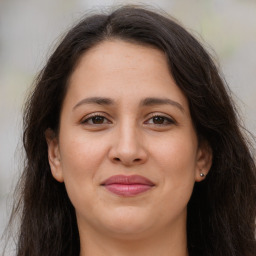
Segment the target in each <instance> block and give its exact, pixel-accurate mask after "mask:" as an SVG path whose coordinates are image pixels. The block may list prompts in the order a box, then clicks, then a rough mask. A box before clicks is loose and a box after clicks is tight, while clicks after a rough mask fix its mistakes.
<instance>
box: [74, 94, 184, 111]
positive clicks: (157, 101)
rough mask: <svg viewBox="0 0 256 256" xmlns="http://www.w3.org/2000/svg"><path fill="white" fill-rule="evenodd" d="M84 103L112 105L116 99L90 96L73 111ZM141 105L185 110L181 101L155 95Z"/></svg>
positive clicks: (142, 101) (144, 100)
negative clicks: (168, 106) (167, 106)
mask: <svg viewBox="0 0 256 256" xmlns="http://www.w3.org/2000/svg"><path fill="white" fill-rule="evenodd" d="M84 104H97V105H103V106H111V105H114V104H115V101H114V100H112V99H111V98H105V97H90V98H85V99H82V100H81V101H79V102H78V103H77V104H76V105H75V106H74V107H73V111H74V110H75V109H76V108H77V107H79V106H81V105H84ZM139 105H140V106H156V105H171V106H174V107H177V108H178V109H179V110H181V111H182V112H184V108H183V107H182V105H181V104H180V103H178V102H177V101H174V100H171V99H168V98H155V97H150V98H145V99H143V100H141V102H140V104H139Z"/></svg>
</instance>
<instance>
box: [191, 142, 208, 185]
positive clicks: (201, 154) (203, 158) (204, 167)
mask: <svg viewBox="0 0 256 256" xmlns="http://www.w3.org/2000/svg"><path fill="white" fill-rule="evenodd" d="M211 166H212V148H211V146H210V145H209V143H208V142H207V141H206V140H203V141H200V142H199V146H198V150H197V163H196V173H195V181H197V182H200V181H202V180H204V179H205V177H206V175H207V174H208V172H209V170H210V168H211Z"/></svg>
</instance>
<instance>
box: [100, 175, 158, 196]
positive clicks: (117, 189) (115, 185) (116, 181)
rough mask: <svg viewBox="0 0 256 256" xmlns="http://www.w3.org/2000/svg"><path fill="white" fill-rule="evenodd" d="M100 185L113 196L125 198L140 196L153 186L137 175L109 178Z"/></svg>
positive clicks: (150, 182)
mask: <svg viewBox="0 0 256 256" xmlns="http://www.w3.org/2000/svg"><path fill="white" fill-rule="evenodd" d="M101 185H102V186H104V187H105V188H106V189H107V190H109V191H110V192H112V193H114V194H117V195H119V196H127V197H128V196H135V195H138V194H141V193H143V192H146V191H148V190H149V189H151V188H152V187H154V186H155V184H154V183H153V182H152V181H150V180H149V179H147V178H145V177H142V176H139V175H131V176H125V175H115V176H111V177H110V178H108V179H107V180H105V181H104V182H103V183H102V184H101Z"/></svg>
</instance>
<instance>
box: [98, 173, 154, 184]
mask: <svg viewBox="0 0 256 256" xmlns="http://www.w3.org/2000/svg"><path fill="white" fill-rule="evenodd" d="M111 184H124V185H132V184H142V185H148V186H154V185H155V184H154V183H153V182H152V181H151V180H149V179H147V178H145V177H143V176H140V175H130V176H126V175H114V176H111V177H109V178H108V179H106V180H105V181H103V182H102V183H101V185H111Z"/></svg>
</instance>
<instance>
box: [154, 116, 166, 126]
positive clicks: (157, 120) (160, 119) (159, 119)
mask: <svg viewBox="0 0 256 256" xmlns="http://www.w3.org/2000/svg"><path fill="white" fill-rule="evenodd" d="M165 119H166V118H164V117H162V116H154V117H153V123H154V124H163V123H164V121H165Z"/></svg>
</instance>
